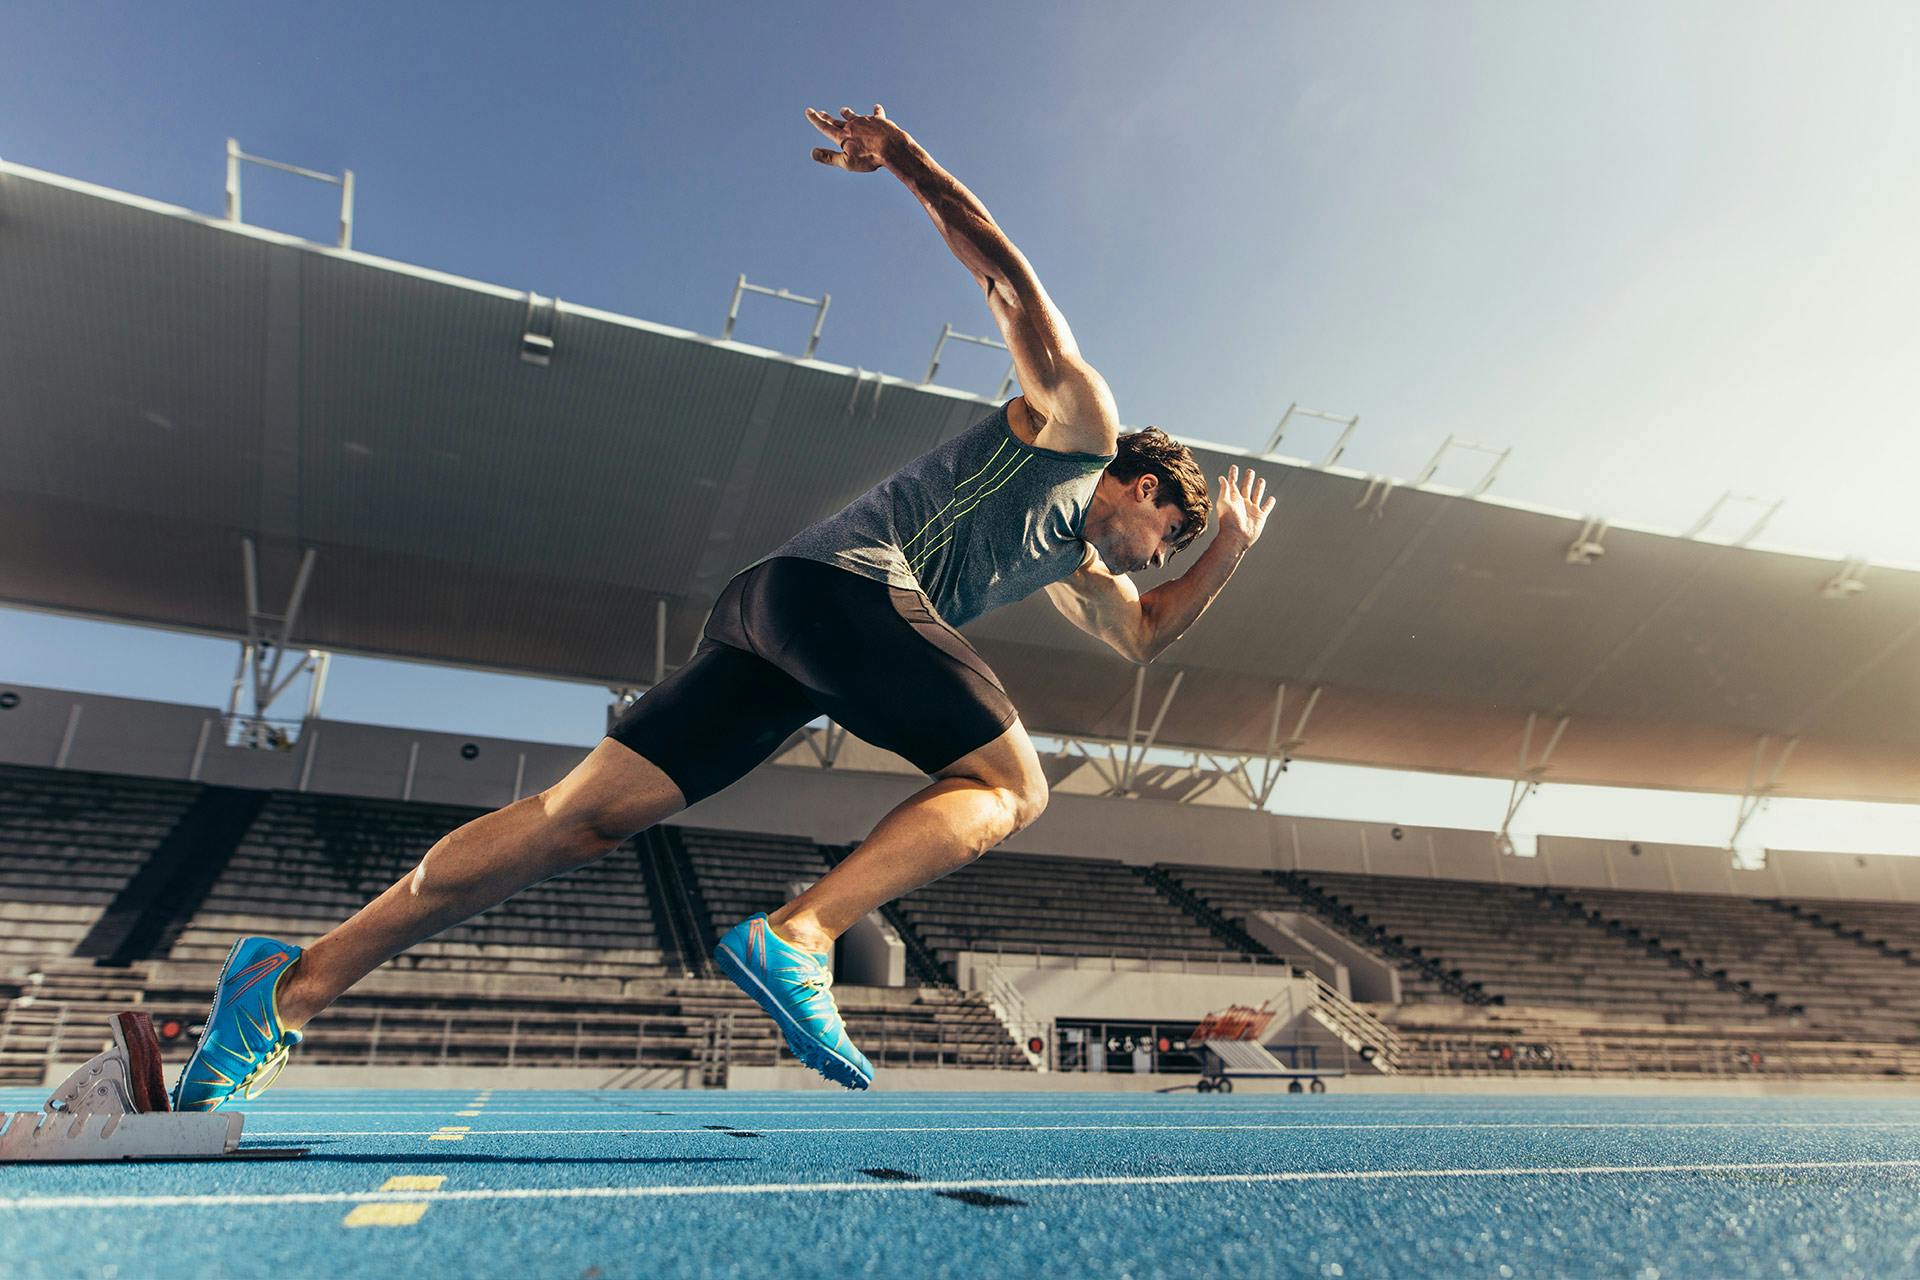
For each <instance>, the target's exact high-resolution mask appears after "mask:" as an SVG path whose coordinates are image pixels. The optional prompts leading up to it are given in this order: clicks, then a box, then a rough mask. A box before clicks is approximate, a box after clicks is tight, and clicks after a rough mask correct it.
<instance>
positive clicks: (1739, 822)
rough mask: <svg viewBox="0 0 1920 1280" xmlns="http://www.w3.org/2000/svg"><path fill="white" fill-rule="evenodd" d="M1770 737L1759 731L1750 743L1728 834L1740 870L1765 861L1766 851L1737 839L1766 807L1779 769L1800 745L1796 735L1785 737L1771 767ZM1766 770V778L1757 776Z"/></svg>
mask: <svg viewBox="0 0 1920 1280" xmlns="http://www.w3.org/2000/svg"><path fill="white" fill-rule="evenodd" d="M1771 741H1773V738H1772V735H1770V734H1764V733H1763V734H1761V735H1760V739H1759V741H1757V742H1755V743H1754V744H1753V763H1752V764H1751V765H1749V766H1747V786H1746V790H1744V791H1743V792H1741V794H1740V807H1739V810H1738V811H1737V813H1736V814H1735V816H1734V820H1733V834H1732V835H1730V836H1728V837H1727V852H1728V853H1730V854H1732V855H1733V865H1734V866H1735V867H1736V868H1738V869H1741V870H1747V871H1757V870H1759V869H1760V867H1762V866H1763V865H1765V862H1766V851H1765V850H1753V849H1749V848H1748V847H1746V846H1745V845H1743V844H1741V843H1740V836H1741V834H1742V833H1743V832H1744V831H1746V829H1747V824H1748V823H1749V822H1752V821H1753V818H1754V815H1755V814H1757V813H1759V812H1760V810H1762V809H1764V808H1766V805H1767V801H1768V800H1770V799H1771V798H1772V792H1773V788H1774V786H1775V785H1776V784H1777V783H1778V782H1779V781H1780V771H1781V770H1782V769H1784V768H1786V767H1787V761H1788V760H1789V759H1790V758H1791V757H1792V756H1793V749H1794V748H1795V747H1797V746H1799V745H1800V739H1799V738H1797V737H1796V738H1788V739H1787V740H1786V741H1785V742H1784V743H1782V744H1781V745H1780V750H1779V753H1778V754H1777V755H1775V756H1774V758H1773V765H1772V767H1771V768H1769V767H1768V765H1767V744H1768V743H1769V742H1771ZM1763 769H1765V770H1766V775H1767V776H1766V781H1764V782H1762V781H1761V780H1760V772H1761V770H1763Z"/></svg>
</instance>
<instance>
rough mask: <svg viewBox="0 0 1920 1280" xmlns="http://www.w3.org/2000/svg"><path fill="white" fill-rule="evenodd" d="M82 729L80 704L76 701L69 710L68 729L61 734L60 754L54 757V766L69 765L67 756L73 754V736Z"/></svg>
mask: <svg viewBox="0 0 1920 1280" xmlns="http://www.w3.org/2000/svg"><path fill="white" fill-rule="evenodd" d="M79 731H80V704H79V703H78V702H75V703H74V704H73V707H72V709H71V710H69V711H68V712H67V731H66V732H65V733H63V734H61V735H60V754H59V755H57V756H55V757H54V758H53V767H54V768H56V769H64V768H66V767H67V757H68V756H70V755H72V754H73V738H74V735H75V734H76V733H78V732H79Z"/></svg>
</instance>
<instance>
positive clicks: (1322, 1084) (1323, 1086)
mask: <svg viewBox="0 0 1920 1280" xmlns="http://www.w3.org/2000/svg"><path fill="white" fill-rule="evenodd" d="M1307 1088H1309V1089H1311V1090H1313V1092H1315V1093H1325V1092H1326V1091H1327V1082H1326V1081H1325V1080H1322V1079H1321V1078H1320V1077H1319V1076H1315V1077H1314V1078H1313V1079H1312V1080H1311V1081H1310V1082H1309V1083H1308V1084H1307Z"/></svg>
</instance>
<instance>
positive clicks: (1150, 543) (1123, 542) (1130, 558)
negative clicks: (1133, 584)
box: [1100, 474, 1186, 573]
mask: <svg viewBox="0 0 1920 1280" xmlns="http://www.w3.org/2000/svg"><path fill="white" fill-rule="evenodd" d="M1159 496H1160V478H1159V477H1158V476H1155V475H1151V474H1148V475H1143V476H1137V477H1135V478H1134V479H1133V480H1132V481H1130V482H1129V483H1128V484H1127V485H1126V486H1125V488H1124V489H1123V490H1122V491H1121V493H1120V494H1119V501H1118V502H1117V503H1116V508H1115V512H1114V519H1113V521H1112V525H1111V528H1110V529H1109V531H1108V533H1107V536H1106V537H1105V538H1104V539H1103V540H1102V545H1101V547H1100V558H1101V559H1102V560H1104V561H1106V564H1107V567H1108V568H1109V569H1112V570H1113V571H1114V572H1115V573H1137V572H1139V571H1140V570H1142V569H1158V568H1159V567H1160V566H1161V565H1163V564H1165V563H1166V562H1167V561H1168V560H1169V559H1171V558H1172V557H1173V550H1174V542H1175V541H1176V540H1177V539H1178V538H1179V537H1180V532H1181V530H1182V529H1184V528H1186V517H1185V516H1183V515H1182V514H1181V513H1180V508H1179V507H1178V506H1176V505H1174V504H1173V503H1171V502H1169V503H1166V504H1165V505H1161V504H1160V503H1158V502H1157V501H1156V499H1157V498H1159Z"/></svg>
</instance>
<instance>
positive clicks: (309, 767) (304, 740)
mask: <svg viewBox="0 0 1920 1280" xmlns="http://www.w3.org/2000/svg"><path fill="white" fill-rule="evenodd" d="M300 748H301V750H303V751H305V752H306V753H307V758H306V759H305V760H304V761H302V762H301V764H300V789H301V790H302V791H305V790H306V789H307V784H308V783H310V782H312V781H313V758H314V757H315V756H317V755H319V754H320V731H319V730H318V729H309V730H307V731H306V732H305V733H303V734H301V735H300Z"/></svg>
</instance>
